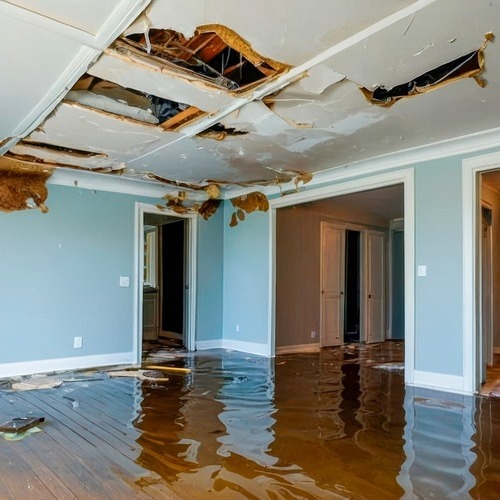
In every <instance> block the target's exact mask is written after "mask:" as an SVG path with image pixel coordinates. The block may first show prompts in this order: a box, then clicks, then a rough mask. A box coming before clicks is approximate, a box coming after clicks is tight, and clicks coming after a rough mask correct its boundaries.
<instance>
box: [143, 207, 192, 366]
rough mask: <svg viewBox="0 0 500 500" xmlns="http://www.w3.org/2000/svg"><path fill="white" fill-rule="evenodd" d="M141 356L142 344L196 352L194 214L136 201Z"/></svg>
mask: <svg viewBox="0 0 500 500" xmlns="http://www.w3.org/2000/svg"><path fill="white" fill-rule="evenodd" d="M136 220H137V224H136V242H137V245H136V248H137V255H136V259H137V279H136V288H137V320H138V321H137V337H136V338H137V359H138V361H140V359H141V356H142V348H143V342H148V343H159V344H163V345H168V346H171V347H179V348H181V347H182V348H186V349H188V350H194V347H195V331H194V329H195V307H196V305H195V299H196V290H195V283H196V280H195V269H196V266H195V263H196V252H195V250H196V218H195V217H194V216H179V215H178V214H175V213H171V212H169V211H167V210H161V209H159V208H156V207H154V206H150V205H146V204H142V203H137V219H136Z"/></svg>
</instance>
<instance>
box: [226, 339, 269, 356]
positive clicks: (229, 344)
mask: <svg viewBox="0 0 500 500" xmlns="http://www.w3.org/2000/svg"><path fill="white" fill-rule="evenodd" d="M222 343H223V344H224V349H231V350H233V351H241V352H247V353H248V354H257V355H258V356H270V355H271V353H270V351H269V346H268V345H267V344H258V343H257V342H244V341H241V340H232V339H223V341H222Z"/></svg>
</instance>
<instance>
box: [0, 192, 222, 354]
mask: <svg viewBox="0 0 500 500" xmlns="http://www.w3.org/2000/svg"><path fill="white" fill-rule="evenodd" d="M136 201H140V202H145V203H151V204H153V205H154V204H156V203H158V200H156V199H146V198H143V197H141V198H139V197H134V196H129V195H121V194H115V193H107V192H101V191H92V190H85V189H79V188H72V187H71V188H70V187H62V186H55V185H49V198H48V200H47V205H48V207H49V209H50V211H49V213H47V214H42V213H40V212H39V211H35V210H30V211H22V212H13V213H3V212H0V231H1V235H2V236H1V242H2V243H1V246H0V249H1V250H0V252H1V257H2V258H1V260H0V276H1V282H0V283H1V286H0V304H2V308H1V314H0V333H1V336H2V348H1V349H0V363H15V362H29V361H38V360H46V359H59V358H69V357H79V356H92V355H100V354H112V353H128V352H132V350H133V341H134V338H133V335H134V333H133V325H134V318H133V306H134V288H133V286H132V285H133V279H134V261H133V255H134V216H135V202H136ZM222 224H223V211H222V209H221V210H220V214H218V215H216V216H214V217H213V218H212V219H211V220H210V221H208V222H204V221H202V220H200V221H199V225H198V262H197V269H198V302H199V310H198V315H197V332H198V334H199V336H200V338H201V339H202V340H203V339H206V338H221V336H222V255H223V254H222V241H223V238H222V233H223V231H222ZM120 276H129V277H130V284H131V286H130V287H129V288H121V287H119V277H120ZM76 336H81V337H83V348H82V349H74V348H73V338H74V337H76Z"/></svg>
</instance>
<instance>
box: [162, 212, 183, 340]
mask: <svg viewBox="0 0 500 500" xmlns="http://www.w3.org/2000/svg"><path fill="white" fill-rule="evenodd" d="M184 227H185V223H184V221H183V220H180V221H176V222H173V223H170V224H166V225H164V226H162V320H161V330H162V332H161V336H163V337H168V336H171V335H170V334H171V333H174V334H178V335H183V333H184V294H185V277H184V276H185V259H184V255H185V251H184Z"/></svg>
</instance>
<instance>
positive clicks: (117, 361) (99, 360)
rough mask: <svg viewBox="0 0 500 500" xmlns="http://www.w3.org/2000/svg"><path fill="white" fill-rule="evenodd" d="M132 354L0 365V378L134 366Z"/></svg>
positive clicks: (134, 360) (122, 353)
mask: <svg viewBox="0 0 500 500" xmlns="http://www.w3.org/2000/svg"><path fill="white" fill-rule="evenodd" d="M135 364H136V359H135V356H134V353H133V352H119V353H113V354H98V355H95V356H80V357H74V358H59V359H41V360H38V361H21V362H18V363H0V378H9V377H18V376H21V375H33V374H35V373H49V372H59V371H66V370H82V369H85V368H99V367H103V366H115V365H135Z"/></svg>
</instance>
